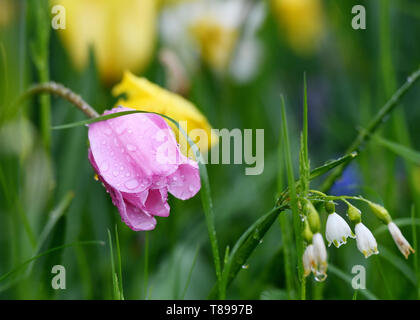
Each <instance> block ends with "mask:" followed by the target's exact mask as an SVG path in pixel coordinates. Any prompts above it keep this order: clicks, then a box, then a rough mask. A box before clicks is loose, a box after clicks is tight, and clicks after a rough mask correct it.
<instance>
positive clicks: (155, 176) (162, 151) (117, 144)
mask: <svg viewBox="0 0 420 320" xmlns="http://www.w3.org/2000/svg"><path fill="white" fill-rule="evenodd" d="M128 110H131V109H128V108H122V107H120V108H114V109H112V110H111V111H107V112H105V114H110V113H116V112H121V111H128ZM89 142H90V149H89V160H90V162H91V164H92V166H93V168H94V170H95V171H96V173H97V175H98V178H99V179H100V180H101V181H102V182H103V184H104V186H105V188H106V189H107V191H108V192H109V193H110V195H111V198H112V201H113V203H114V205H115V206H116V207H117V208H118V210H119V212H120V214H121V218H122V220H123V221H124V222H125V223H126V224H127V225H128V226H129V227H130V228H131V229H133V230H135V231H139V230H152V229H154V228H155V226H156V219H155V216H161V217H167V216H168V215H169V205H168V203H167V197H168V192H170V193H171V194H172V195H174V196H175V197H177V198H179V199H182V200H186V199H189V198H191V197H193V196H194V195H195V194H196V193H197V192H198V190H199V189H200V187H201V183H200V175H199V170H198V165H197V163H196V162H195V161H193V160H191V159H189V158H187V157H185V156H184V155H183V154H182V153H181V152H180V150H179V147H178V144H177V142H176V139H175V136H174V134H173V132H172V129H171V128H170V127H169V126H168V124H167V123H166V121H165V120H164V119H163V118H162V117H161V116H158V115H156V114H145V113H138V114H130V115H124V116H120V117H116V118H113V119H109V120H105V121H100V122H96V123H93V124H90V125H89Z"/></svg>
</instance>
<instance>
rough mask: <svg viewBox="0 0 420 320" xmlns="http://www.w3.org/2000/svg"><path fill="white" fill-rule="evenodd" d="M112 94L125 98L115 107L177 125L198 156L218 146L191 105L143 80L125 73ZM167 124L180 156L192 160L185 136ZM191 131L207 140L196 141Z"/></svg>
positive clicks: (204, 121)
mask: <svg viewBox="0 0 420 320" xmlns="http://www.w3.org/2000/svg"><path fill="white" fill-rule="evenodd" d="M112 93H113V95H115V96H118V95H121V94H125V96H126V98H121V99H119V100H118V101H117V105H122V106H124V107H127V108H132V109H137V110H144V111H151V112H157V113H161V114H164V115H166V116H168V117H170V118H172V119H174V120H176V121H178V122H179V123H180V125H181V127H182V129H183V130H185V131H186V132H187V133H188V135H189V136H190V138H191V139H192V140H193V141H194V142H195V143H196V144H197V146H198V148H199V149H200V151H201V152H206V151H207V150H208V149H209V148H211V147H212V146H213V145H215V144H216V143H217V140H218V137H217V136H216V135H215V134H214V133H212V132H211V126H210V124H209V123H208V121H207V119H206V117H205V116H204V115H203V114H202V113H201V112H200V111H199V110H198V109H197V108H196V107H195V106H194V105H193V104H192V103H191V102H189V101H188V100H186V99H184V98H183V97H181V96H179V95H177V94H175V93H172V92H170V91H168V90H165V89H163V88H161V87H159V86H158V85H156V84H154V83H152V82H150V81H148V80H147V79H146V78H139V77H136V76H135V75H133V74H132V73H131V72H129V71H126V72H124V76H123V79H122V81H121V82H120V83H119V84H117V85H116V86H115V87H114V88H113V90H112ZM167 122H168V124H169V125H170V126H171V127H172V129H173V130H174V132H175V134H176V136H177V138H178V141H179V144H180V148H181V151H182V153H183V154H184V155H186V156H188V155H189V156H192V154H191V152H190V151H189V148H188V144H187V141H186V139H185V138H184V136H183V135H182V134H179V132H178V129H177V128H176V127H175V126H174V125H173V124H172V123H171V122H170V121H167ZM194 129H202V130H201V132H202V133H204V134H205V135H206V136H207V137H208V139H200V138H199V137H195V135H194V134H193V135H192V136H191V133H192V132H191V131H192V130H194ZM196 132H197V131H195V133H196ZM193 133H194V132H193ZM210 137H211V138H210ZM204 138H205V137H204Z"/></svg>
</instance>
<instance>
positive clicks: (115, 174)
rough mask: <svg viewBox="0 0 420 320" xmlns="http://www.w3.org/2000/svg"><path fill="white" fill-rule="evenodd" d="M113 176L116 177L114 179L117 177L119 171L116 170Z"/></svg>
mask: <svg viewBox="0 0 420 320" xmlns="http://www.w3.org/2000/svg"><path fill="white" fill-rule="evenodd" d="M112 174H113V175H114V177H117V176H118V175H119V174H120V173H119V172H118V171H117V170H114V171H113V172H112Z"/></svg>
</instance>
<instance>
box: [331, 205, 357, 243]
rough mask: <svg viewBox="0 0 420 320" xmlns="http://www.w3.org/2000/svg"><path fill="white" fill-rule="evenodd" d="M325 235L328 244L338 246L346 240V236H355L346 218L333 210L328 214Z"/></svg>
mask: <svg viewBox="0 0 420 320" xmlns="http://www.w3.org/2000/svg"><path fill="white" fill-rule="evenodd" d="M325 237H326V238H327V241H328V246H330V245H331V243H334V245H335V246H336V247H337V248H339V247H340V246H341V245H342V244H345V243H346V242H347V238H348V237H350V238H355V237H356V236H355V235H354V234H353V232H352V231H351V229H350V227H349V225H348V224H347V222H346V220H344V219H343V218H342V217H341V216H340V215H338V214H337V213H336V212H333V213H331V214H329V215H328V219H327V226H326V231H325Z"/></svg>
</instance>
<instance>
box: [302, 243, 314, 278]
mask: <svg viewBox="0 0 420 320" xmlns="http://www.w3.org/2000/svg"><path fill="white" fill-rule="evenodd" d="M302 259H303V271H304V276H305V277H307V276H309V275H310V274H311V272H312V271H313V270H314V267H315V257H314V246H313V245H312V244H310V245H309V246H307V247H306V249H305V252H304V253H303V257H302Z"/></svg>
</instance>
